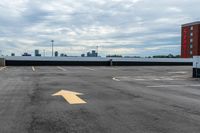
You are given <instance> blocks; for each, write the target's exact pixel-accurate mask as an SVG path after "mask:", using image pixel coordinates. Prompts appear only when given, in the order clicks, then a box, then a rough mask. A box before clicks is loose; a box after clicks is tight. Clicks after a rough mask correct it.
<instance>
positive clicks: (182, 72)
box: [168, 71, 187, 74]
mask: <svg viewBox="0 0 200 133" xmlns="http://www.w3.org/2000/svg"><path fill="white" fill-rule="evenodd" d="M168 73H172V74H186V73H187V72H185V71H177V72H168Z"/></svg>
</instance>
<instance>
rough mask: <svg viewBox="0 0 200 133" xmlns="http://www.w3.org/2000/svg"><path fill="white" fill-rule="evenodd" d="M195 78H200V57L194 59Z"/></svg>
mask: <svg viewBox="0 0 200 133" xmlns="http://www.w3.org/2000/svg"><path fill="white" fill-rule="evenodd" d="M193 77H194V78H200V56H194V57H193Z"/></svg>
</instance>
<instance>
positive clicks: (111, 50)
mask: <svg viewBox="0 0 200 133" xmlns="http://www.w3.org/2000/svg"><path fill="white" fill-rule="evenodd" d="M47 3H48V4H47ZM199 4H200V1H198V0H191V1H181V0H177V1H174V0H162V1H161V0H160V1H156V2H152V1H151V0H112V1H108V0H102V1H97V0H93V1H91V0H85V1H81V0H76V1H64V0H61V1H53V0H48V1H47V0H44V1H39V0H35V1H30V0H19V1H14V2H13V1H11V0H3V1H2V2H1V4H0V28H1V32H0V35H1V37H0V45H1V47H0V51H2V52H1V53H2V54H4V55H10V54H11V53H15V54H16V55H21V54H23V53H24V52H27V53H31V54H32V55H34V51H33V49H39V50H40V51H41V52H42V51H43V50H45V52H46V55H47V56H51V40H55V42H54V45H55V47H54V51H59V52H60V53H67V54H68V55H75V56H80V54H82V53H87V52H88V51H91V50H93V49H94V50H95V49H96V46H99V47H98V53H99V54H100V55H101V56H106V55H112V54H120V55H124V56H127V55H129V56H134V55H138V56H151V55H159V54H161V55H167V54H174V55H177V54H180V49H181V25H182V24H184V23H188V22H193V21H198V20H199V17H197V12H198V11H199V10H200V9H199V8H198V5H199ZM88 5H89V6H88Z"/></svg>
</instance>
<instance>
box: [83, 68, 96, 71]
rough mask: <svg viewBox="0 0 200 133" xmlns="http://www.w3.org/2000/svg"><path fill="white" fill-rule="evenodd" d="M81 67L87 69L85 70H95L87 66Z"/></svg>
mask: <svg viewBox="0 0 200 133" xmlns="http://www.w3.org/2000/svg"><path fill="white" fill-rule="evenodd" d="M83 68H84V69H87V70H91V71H95V70H94V69H92V68H89V67H83Z"/></svg>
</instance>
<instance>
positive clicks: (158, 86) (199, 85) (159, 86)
mask: <svg viewBox="0 0 200 133" xmlns="http://www.w3.org/2000/svg"><path fill="white" fill-rule="evenodd" d="M147 87H148V88H162V87H166V88H167V87H200V84H196V85H157V86H147Z"/></svg>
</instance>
